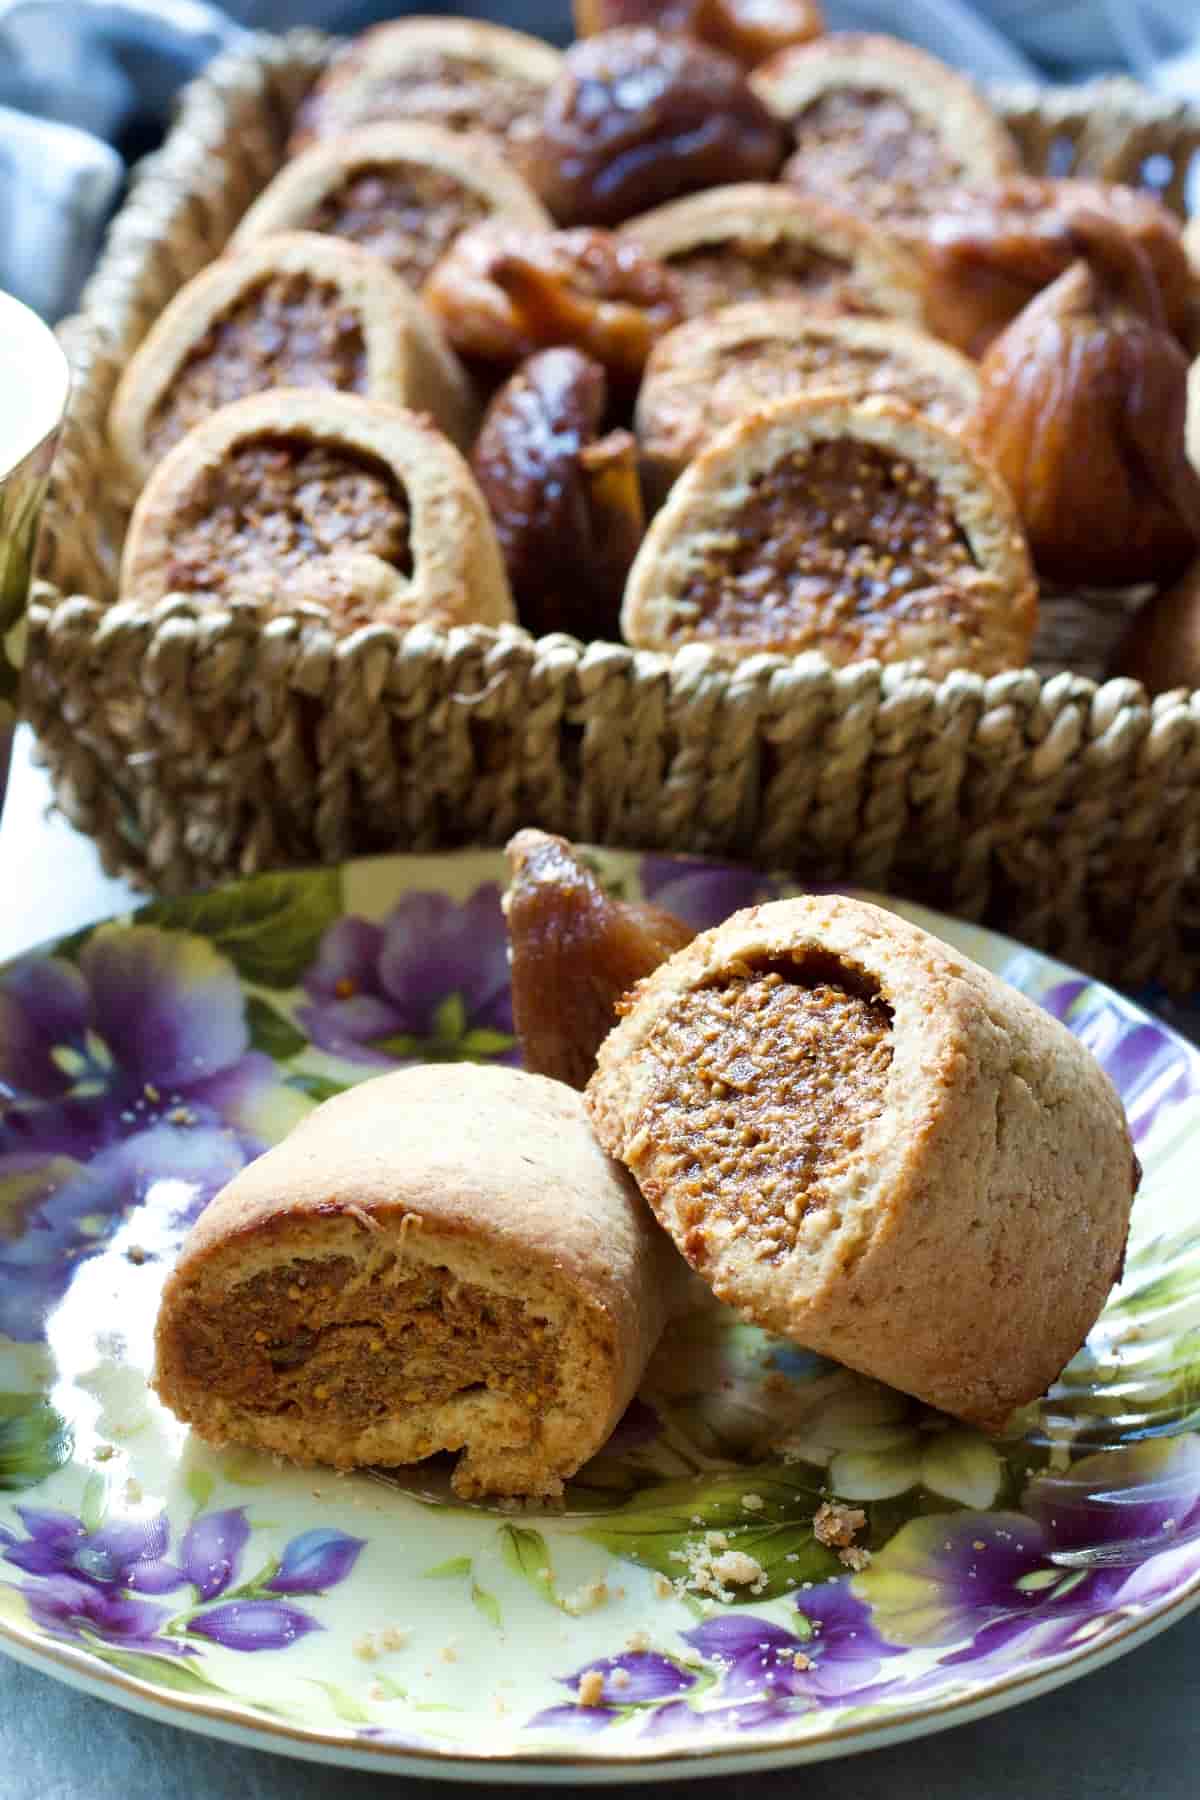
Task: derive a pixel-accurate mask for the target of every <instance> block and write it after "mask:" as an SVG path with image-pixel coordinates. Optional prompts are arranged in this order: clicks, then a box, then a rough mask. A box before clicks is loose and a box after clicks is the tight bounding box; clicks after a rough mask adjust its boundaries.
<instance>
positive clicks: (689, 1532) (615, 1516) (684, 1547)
mask: <svg viewBox="0 0 1200 1800" xmlns="http://www.w3.org/2000/svg"><path fill="white" fill-rule="evenodd" d="M746 1494H755V1495H757V1496H758V1497H759V1498H760V1499H761V1500H762V1502H763V1505H762V1507H761V1508H757V1509H753V1510H748V1509H747V1508H746V1507H745V1506H743V1504H742V1498H743V1496H744V1495H746ZM827 1497H828V1496H826V1495H825V1494H823V1493H822V1492H821V1490H820V1488H819V1487H816V1486H814V1485H813V1482H812V1472H811V1470H807V1471H804V1472H803V1473H799V1472H797V1471H795V1470H793V1469H791V1468H790V1467H789V1466H788V1465H786V1464H766V1465H763V1466H760V1467H758V1468H745V1469H737V1470H733V1471H731V1472H730V1473H729V1474H719V1475H713V1476H704V1477H699V1478H697V1477H690V1478H688V1479H686V1480H683V1481H672V1482H666V1483H664V1484H663V1485H662V1486H661V1487H658V1488H656V1489H655V1490H654V1496H653V1503H652V1504H647V1496H645V1495H638V1496H636V1497H635V1498H634V1499H633V1500H631V1501H628V1502H627V1503H626V1504H625V1505H624V1506H621V1507H618V1508H616V1509H615V1510H614V1511H613V1512H610V1513H606V1514H605V1516H604V1517H603V1519H600V1520H597V1521H596V1523H595V1524H593V1525H590V1526H589V1527H588V1528H587V1530H586V1531H585V1532H584V1533H583V1535H584V1536H585V1537H588V1538H590V1539H592V1541H593V1542H594V1543H598V1544H603V1546H604V1548H605V1549H606V1550H608V1551H610V1552H611V1553H612V1555H614V1556H621V1557H624V1558H626V1559H627V1560H628V1561H630V1562H635V1563H640V1564H641V1566H642V1567H643V1568H648V1569H657V1570H658V1571H659V1572H660V1573H661V1574H663V1575H666V1576H669V1577H670V1579H671V1580H672V1581H675V1580H678V1578H679V1577H680V1576H681V1575H682V1574H684V1573H685V1572H686V1568H687V1558H688V1556H689V1554H691V1553H692V1552H694V1551H695V1550H696V1549H697V1548H699V1547H701V1546H702V1545H703V1541H704V1534H705V1532H707V1531H721V1532H724V1534H725V1537H726V1540H727V1545H726V1547H727V1548H728V1549H730V1550H740V1551H743V1552H744V1553H745V1554H746V1555H747V1556H752V1557H753V1558H754V1560H755V1561H756V1562H757V1563H758V1564H759V1566H760V1568H761V1569H762V1571H763V1574H764V1576H765V1577H766V1583H765V1586H762V1587H759V1589H758V1592H757V1593H754V1592H752V1591H751V1586H749V1585H748V1586H745V1587H738V1588H731V1589H730V1592H731V1593H732V1595H733V1598H734V1601H735V1602H739V1601H740V1602H744V1603H751V1604H752V1603H753V1602H754V1601H762V1600H773V1599H776V1598H778V1596H779V1595H781V1594H788V1593H790V1592H791V1591H792V1590H793V1589H794V1588H796V1587H797V1586H799V1584H800V1583H801V1582H804V1581H826V1580H828V1579H829V1578H830V1577H831V1576H834V1575H841V1574H843V1573H844V1570H843V1568H842V1565H841V1563H840V1562H839V1561H838V1558H837V1555H836V1553H835V1552H834V1551H833V1550H830V1549H827V1548H826V1546H825V1545H823V1544H818V1543H817V1541H816V1539H815V1538H814V1536H813V1530H812V1522H813V1515H814V1514H815V1512H816V1510H817V1508H818V1507H819V1506H820V1504H821V1502H822V1500H824V1499H826V1498H827ZM864 1511H866V1512H867V1514H868V1519H870V1516H871V1512H872V1509H871V1508H870V1507H866V1508H864ZM859 1541H860V1542H863V1543H866V1544H870V1543H871V1542H872V1539H871V1536H870V1533H869V1531H866V1532H863V1533H862V1534H861V1535H860V1540H859ZM718 1554H719V1552H718ZM752 1585H753V1586H757V1583H755V1584H752Z"/></svg>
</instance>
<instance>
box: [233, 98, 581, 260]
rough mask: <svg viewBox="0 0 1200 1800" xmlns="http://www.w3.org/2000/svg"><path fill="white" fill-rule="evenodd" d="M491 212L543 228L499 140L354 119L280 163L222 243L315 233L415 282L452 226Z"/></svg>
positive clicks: (539, 211) (543, 218)
mask: <svg viewBox="0 0 1200 1800" xmlns="http://www.w3.org/2000/svg"><path fill="white" fill-rule="evenodd" d="M492 217H504V218H505V219H508V220H511V221H512V222H513V223H515V224H519V225H526V226H529V227H530V228H532V229H534V230H541V229H543V228H545V227H548V226H549V225H550V224H551V220H550V216H549V214H548V213H547V212H546V210H545V208H544V207H543V205H542V203H541V201H540V200H539V199H538V198H537V196H536V195H535V194H534V192H533V190H532V189H531V188H530V187H528V186H527V185H526V183H525V182H524V181H522V180H521V177H520V176H519V175H517V174H516V173H515V172H514V171H513V169H512V168H511V167H510V166H509V164H508V162H507V161H506V159H505V156H504V153H503V151H502V149H501V148H500V147H499V145H497V144H494V143H492V142H490V141H489V140H487V139H486V138H471V137H464V136H461V135H460V134H458V133H456V132H453V131H447V130H445V129H444V128H443V127H442V126H439V125H428V124H418V123H409V124H400V125H391V124H385V125H363V126H361V127H360V128H359V129H358V130H357V131H348V132H346V133H345V135H344V136H341V137H335V138H329V139H327V140H322V141H321V142H319V143H316V144H314V145H313V146H312V148H311V149H310V150H305V151H303V152H302V154H301V155H299V156H297V157H296V158H295V159H294V160H293V161H292V162H289V163H285V164H284V166H283V168H282V169H281V170H280V171H279V174H278V175H276V177H275V179H274V181H272V182H270V183H268V185H267V186H266V187H265V188H264V189H263V191H262V193H261V194H260V195H259V197H258V199H257V200H256V201H255V202H254V204H253V206H251V208H250V210H249V211H248V212H247V213H246V215H245V217H244V218H243V219H242V222H241V224H240V225H239V226H238V228H237V230H236V231H235V232H234V234H233V238H232V244H233V247H234V248H235V249H241V248H242V247H243V246H245V245H247V244H250V243H253V242H254V241H255V240H257V239H258V238H261V237H265V236H267V235H268V234H269V233H271V232H278V231H325V232H327V233H328V234H329V235H332V236H334V237H338V238H350V239H352V240H353V241H354V242H357V243H358V244H360V245H361V246H362V247H363V248H364V249H367V250H371V251H373V252H374V253H375V254H376V255H378V256H382V257H383V258H384V260H385V261H386V262H389V263H390V264H391V265H392V267H393V269H395V271H396V273H397V274H399V275H401V276H403V277H404V279H405V280H406V281H407V282H408V284H409V286H410V287H417V288H419V287H420V286H421V284H422V283H423V282H424V280H425V279H426V277H427V276H428V274H429V272H430V270H431V269H432V268H433V266H434V264H435V263H436V262H437V260H438V258H439V257H440V256H442V255H443V254H444V253H445V251H446V250H447V249H448V248H449V246H450V245H451V244H452V243H453V241H454V239H455V238H456V237H457V236H458V233H459V232H460V231H465V230H466V228H467V227H468V226H469V225H474V224H478V223H479V221H480V220H482V219H486V218H492Z"/></svg>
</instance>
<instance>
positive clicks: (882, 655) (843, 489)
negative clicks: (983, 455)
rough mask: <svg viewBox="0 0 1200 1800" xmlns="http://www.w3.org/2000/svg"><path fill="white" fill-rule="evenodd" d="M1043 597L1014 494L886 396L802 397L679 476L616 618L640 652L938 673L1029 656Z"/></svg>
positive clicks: (731, 431) (738, 432) (753, 418)
mask: <svg viewBox="0 0 1200 1800" xmlns="http://www.w3.org/2000/svg"><path fill="white" fill-rule="evenodd" d="M1036 615H1037V590H1036V587H1035V584H1034V578H1033V570H1032V566H1031V564H1030V560H1029V551H1028V548H1027V546H1026V543H1025V539H1024V536H1023V535H1022V532H1021V527H1020V523H1019V521H1018V519H1017V515H1016V511H1015V509H1014V506H1013V503H1012V499H1011V497H1010V495H1009V492H1008V489H1007V488H1006V487H1005V485H1004V483H1003V482H1002V481H1001V480H1000V477H999V476H998V475H996V474H995V473H994V471H993V470H992V468H991V466H990V464H988V463H985V462H983V461H981V460H980V459H979V458H978V457H977V456H976V455H975V454H974V452H973V451H971V450H970V449H969V448H968V447H967V446H966V445H965V444H964V443H963V442H962V441H961V440H960V439H959V438H957V437H956V436H955V435H954V434H953V433H952V432H949V431H946V430H945V429H944V428H943V427H941V426H939V425H935V424H933V423H932V421H931V420H929V419H925V418H922V417H921V416H920V414H918V413H916V412H914V411H913V410H912V408H911V407H906V406H903V405H901V404H900V402H899V401H896V400H858V401H856V400H853V399H851V398H848V397H847V396H845V395H843V394H839V393H836V392H835V393H827V394H812V395H809V394H799V395H794V396H793V397H792V398H790V399H785V400H779V401H776V402H775V404H774V405H772V406H768V407H766V408H764V409H763V410H762V411H761V412H757V413H749V414H747V415H746V416H744V417H743V418H741V419H739V420H737V421H736V422H735V423H734V424H733V425H731V426H729V428H728V429H727V430H725V431H724V432H722V433H721V434H720V435H719V436H718V437H717V438H715V439H714V440H713V441H712V443H711V444H710V445H709V447H708V449H707V450H705V451H703V452H702V453H701V454H700V455H699V456H698V457H697V458H696V459H695V461H694V462H692V463H691V464H689V466H688V467H687V468H686V469H685V470H684V472H683V474H682V475H681V476H680V477H679V479H678V481H677V482H676V483H675V486H674V487H673V488H672V490H671V493H670V496H669V498H668V500H667V502H666V505H665V506H664V507H663V508H662V511H661V512H660V513H659V514H658V515H657V517H656V518H655V520H654V522H653V524H652V525H651V527H650V530H649V531H648V532H647V534H646V536H645V538H644V539H643V541H642V546H641V549H640V550H639V551H638V554H637V558H636V560H635V562H634V565H633V568H632V569H631V570H630V572H629V580H628V582H627V584H626V588H625V600H624V605H623V607H622V612H621V629H622V631H623V632H624V634H625V637H626V638H627V639H628V641H629V642H630V643H631V644H635V645H637V646H638V647H639V648H641V649H650V650H673V649H676V648H677V647H678V646H679V645H681V644H685V643H703V644H708V645H710V646H711V647H712V648H713V649H715V650H717V651H719V652H720V653H722V654H724V655H727V656H747V655H751V654H753V653H755V652H757V651H761V650H774V651H779V652H782V653H785V654H795V653H796V652H798V651H801V650H819V651H821V652H823V654H824V655H825V656H826V657H827V658H828V659H829V660H830V662H833V663H846V662H851V661H854V660H857V659H858V658H861V657H877V658H879V660H880V661H898V660H901V659H905V658H909V657H917V658H920V660H921V661H922V662H923V663H924V665H925V668H926V672H927V673H928V674H929V675H931V676H934V677H935V678H936V677H940V676H943V675H946V674H948V673H949V672H950V671H951V670H952V669H959V668H968V669H975V670H977V671H978V672H979V673H980V674H994V673H996V672H997V671H998V670H1000V669H1006V668H1012V667H1016V666H1020V665H1021V664H1022V663H1023V662H1024V661H1025V659H1026V657H1027V655H1028V653H1029V645H1030V639H1031V637H1032V634H1033V627H1034V623H1035V620H1036Z"/></svg>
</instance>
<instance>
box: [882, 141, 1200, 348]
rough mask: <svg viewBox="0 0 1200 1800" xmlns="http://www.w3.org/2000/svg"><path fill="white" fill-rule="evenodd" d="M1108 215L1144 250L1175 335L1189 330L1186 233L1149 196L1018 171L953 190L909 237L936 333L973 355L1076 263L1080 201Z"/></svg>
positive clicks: (1106, 185) (1114, 186)
mask: <svg viewBox="0 0 1200 1800" xmlns="http://www.w3.org/2000/svg"><path fill="white" fill-rule="evenodd" d="M1081 207H1082V208H1086V210H1087V211H1089V212H1095V213H1100V214H1102V215H1103V216H1105V217H1107V218H1111V219H1112V221H1113V223H1114V224H1115V225H1117V226H1119V227H1120V229H1121V230H1122V231H1124V232H1125V233H1126V234H1127V235H1128V236H1129V237H1131V238H1133V240H1134V241H1135V243H1137V244H1138V245H1139V246H1140V247H1141V249H1142V250H1144V251H1145V253H1146V255H1147V257H1148V258H1149V260H1150V263H1151V266H1152V267H1153V270H1154V274H1155V278H1156V279H1157V281H1158V285H1159V288H1160V290H1161V292H1162V297H1163V305H1164V307H1165V309H1166V316H1167V324H1168V325H1169V326H1170V328H1171V330H1172V331H1173V332H1174V333H1175V334H1176V336H1177V337H1181V336H1182V335H1183V334H1184V333H1185V332H1186V331H1187V330H1188V327H1189V317H1190V312H1191V305H1192V274H1191V270H1190V269H1189V267H1188V259H1187V252H1186V250H1185V248H1184V242H1183V233H1182V231H1181V230H1180V227H1179V225H1178V223H1177V221H1176V219H1175V218H1174V216H1173V214H1172V213H1171V212H1170V211H1169V210H1168V208H1167V207H1166V206H1164V205H1163V203H1162V201H1161V200H1158V199H1156V198H1155V196H1154V195H1153V194H1148V193H1145V192H1144V191H1142V190H1141V189H1139V188H1131V187H1121V186H1119V185H1117V184H1116V183H1113V182H1107V181H1078V180H1064V181H1054V180H1048V179H1047V180H1039V179H1037V178H1035V177H1034V176H1031V175H1027V176H1014V177H1012V178H1011V179H1009V180H1006V181H1001V182H997V183H995V184H994V185H992V186H990V187H986V188H977V189H974V190H971V189H967V188H960V189H951V190H949V191H948V192H947V193H946V194H945V196H944V197H943V199H942V202H941V206H940V209H939V210H938V211H937V212H935V213H934V214H933V216H932V217H931V218H929V219H928V220H926V221H923V222H922V224H921V226H920V228H919V231H918V232H917V233H915V234H914V239H913V241H914V247H915V248H917V249H918V250H919V251H920V252H921V256H922V261H923V263H924V265H925V269H926V273H927V277H928V288H927V294H926V310H927V315H928V317H929V320H930V323H931V325H932V326H933V328H934V329H935V330H936V331H937V333H938V335H939V337H943V338H945V339H946V340H947V341H948V342H949V343H952V344H957V345H958V346H959V348H960V349H963V350H966V351H968V352H969V353H970V354H971V355H973V356H982V355H983V353H984V351H985V350H986V349H987V347H988V345H989V344H990V343H991V341H992V339H993V338H994V337H995V336H996V335H997V333H998V332H1001V331H1003V330H1004V328H1005V326H1006V325H1009V324H1011V323H1012V321H1013V319H1015V318H1016V316H1017V314H1018V313H1019V312H1020V311H1021V308H1022V307H1024V306H1027V305H1028V303H1029V302H1030V300H1032V299H1033V297H1034V295H1035V294H1038V293H1040V292H1041V290H1042V289H1043V288H1044V287H1047V286H1048V285H1049V283H1050V282H1052V281H1054V280H1056V279H1057V278H1058V276H1060V275H1061V274H1063V273H1064V271H1065V270H1066V269H1068V268H1069V267H1070V265H1071V263H1072V262H1073V261H1074V260H1075V256H1076V250H1075V247H1074V245H1073V243H1072V241H1071V233H1070V221H1071V217H1072V215H1073V213H1075V212H1077V211H1078V210H1079V209H1080V208H1081Z"/></svg>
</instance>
